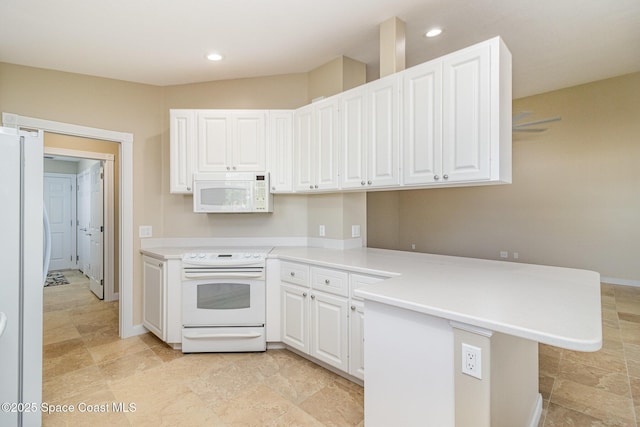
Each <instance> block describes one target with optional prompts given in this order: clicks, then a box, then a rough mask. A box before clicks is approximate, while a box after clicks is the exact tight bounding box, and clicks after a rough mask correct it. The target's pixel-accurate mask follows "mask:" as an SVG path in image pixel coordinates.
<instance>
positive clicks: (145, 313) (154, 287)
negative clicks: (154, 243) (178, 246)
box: [142, 256, 167, 341]
mask: <svg viewBox="0 0 640 427" xmlns="http://www.w3.org/2000/svg"><path fill="white" fill-rule="evenodd" d="M165 271H166V268H165V262H164V261H161V260H158V259H155V258H151V257H148V256H143V257H142V283H143V286H142V301H143V303H142V324H143V325H144V327H145V328H147V329H148V330H149V331H151V332H153V333H154V334H155V335H157V336H158V338H160V339H161V340H163V341H164V340H165V339H166V328H165V319H164V317H165V316H164V311H165V310H164V287H165V283H166V281H167V280H166V277H165Z"/></svg>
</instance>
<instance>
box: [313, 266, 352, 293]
mask: <svg viewBox="0 0 640 427" xmlns="http://www.w3.org/2000/svg"><path fill="white" fill-rule="evenodd" d="M348 284H349V280H348V274H347V273H346V272H344V271H338V270H329V269H327V268H320V267H311V287H312V288H313V289H317V290H319V291H324V292H329V293H332V294H335V295H342V296H345V297H346V296H348V295H349V288H348Z"/></svg>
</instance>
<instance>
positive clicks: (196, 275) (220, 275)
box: [184, 271, 264, 280]
mask: <svg viewBox="0 0 640 427" xmlns="http://www.w3.org/2000/svg"><path fill="white" fill-rule="evenodd" d="M263 275H264V272H263V271H260V272H251V273H249V272H237V273H232V272H228V271H220V272H212V271H200V272H187V271H185V272H184V278H185V279H191V280H193V279H233V278H241V279H244V278H247V279H251V278H259V277H262V276H263Z"/></svg>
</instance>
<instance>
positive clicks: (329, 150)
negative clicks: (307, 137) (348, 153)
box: [313, 97, 339, 190]
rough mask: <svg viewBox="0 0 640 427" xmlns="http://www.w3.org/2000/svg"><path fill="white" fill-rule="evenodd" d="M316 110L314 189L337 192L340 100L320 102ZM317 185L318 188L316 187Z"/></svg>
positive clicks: (333, 99) (332, 99)
mask: <svg viewBox="0 0 640 427" xmlns="http://www.w3.org/2000/svg"><path fill="white" fill-rule="evenodd" d="M314 107H315V108H314V109H315V113H314V115H315V123H314V125H315V128H314V132H313V133H314V141H313V145H315V146H316V148H315V149H314V151H315V155H316V158H315V170H316V173H315V175H316V182H315V183H314V189H315V188H318V189H321V190H335V189H337V188H338V159H339V147H338V137H339V134H338V119H339V116H338V107H339V103H338V98H337V97H334V98H331V99H328V100H325V101H321V102H319V103H318V104H317V105H315V106H314ZM316 185H317V187H316Z"/></svg>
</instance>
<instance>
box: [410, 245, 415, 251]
mask: <svg viewBox="0 0 640 427" xmlns="http://www.w3.org/2000/svg"><path fill="white" fill-rule="evenodd" d="M411 249H412V250H414V251H415V250H416V244H415V243H412V244H411Z"/></svg>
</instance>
